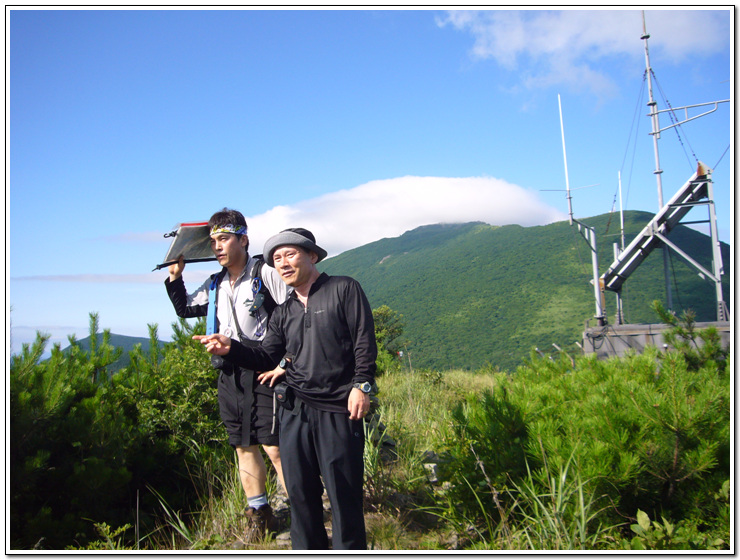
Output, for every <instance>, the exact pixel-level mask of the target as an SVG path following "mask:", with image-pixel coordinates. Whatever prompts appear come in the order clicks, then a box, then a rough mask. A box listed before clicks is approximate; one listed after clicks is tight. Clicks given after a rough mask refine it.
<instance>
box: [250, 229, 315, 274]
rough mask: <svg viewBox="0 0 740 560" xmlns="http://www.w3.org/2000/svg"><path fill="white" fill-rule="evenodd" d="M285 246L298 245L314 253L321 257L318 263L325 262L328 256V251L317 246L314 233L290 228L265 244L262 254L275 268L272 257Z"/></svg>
mask: <svg viewBox="0 0 740 560" xmlns="http://www.w3.org/2000/svg"><path fill="white" fill-rule="evenodd" d="M284 245H297V246H298V247H302V248H303V249H306V250H307V251H313V252H314V253H316V254H317V255H318V256H319V260H318V261H316V262H319V261H321V260H323V259H324V258H326V255H327V253H326V251H324V250H323V249H322V248H321V247H319V246H318V245H316V238H315V237H314V236H313V233H311V232H310V231H308V230H307V229H303V228H290V229H285V230H283V231H281V232H280V233H278V234H277V235H273V236H272V237H271V238H270V239H268V240H267V241H266V242H265V247H264V250H263V251H262V254H263V255H265V262H266V263H267V264H269V265H270V266H273V267H274V266H275V264H274V262H273V260H272V255H273V253H275V251H276V250H277V248H278V247H282V246H284Z"/></svg>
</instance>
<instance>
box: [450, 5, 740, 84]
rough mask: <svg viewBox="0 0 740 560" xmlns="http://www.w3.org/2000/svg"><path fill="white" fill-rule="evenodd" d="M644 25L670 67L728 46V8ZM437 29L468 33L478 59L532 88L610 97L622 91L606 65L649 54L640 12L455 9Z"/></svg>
mask: <svg viewBox="0 0 740 560" xmlns="http://www.w3.org/2000/svg"><path fill="white" fill-rule="evenodd" d="M645 19H646V24H647V30H648V33H649V34H650V43H649V44H650V50H651V52H653V51H655V52H659V53H660V54H661V55H662V56H664V57H665V58H666V59H668V60H670V61H672V62H677V61H680V60H681V59H683V58H685V57H686V56H688V55H700V56H703V55H707V54H713V53H717V52H722V51H726V50H727V49H728V48H729V47H730V43H729V39H730V33H729V32H730V19H731V13H730V12H729V11H727V10H726V11H708V10H655V11H647V12H646V14H645ZM437 23H438V25H439V26H440V27H445V26H447V25H451V26H452V27H454V28H455V29H457V30H459V31H464V32H467V33H470V34H471V35H472V36H473V37H474V44H473V46H472V48H471V55H472V56H473V57H474V58H479V59H493V60H495V61H496V62H497V63H498V64H499V65H500V66H502V67H503V68H505V69H507V70H509V71H512V72H521V73H522V75H521V79H522V84H523V85H524V86H526V87H528V88H537V87H548V86H553V85H564V86H578V87H579V88H580V89H583V88H589V89H590V90H591V91H592V92H594V93H596V94H598V95H600V96H608V95H610V94H611V93H612V92H613V91H614V90H615V89H616V85H615V83H614V81H613V78H612V77H610V76H609V75H608V74H607V70H606V68H609V67H611V66H612V65H611V64H606V65H605V64H604V63H605V62H608V61H607V60H606V59H607V58H610V57H622V58H624V57H625V56H626V57H629V58H630V59H633V58H639V57H642V56H644V44H643V42H642V41H641V40H640V37H641V36H642V32H643V27H642V12H641V11H639V10H598V9H594V10H564V11H549V10H519V11H511V10H488V11H476V12H469V11H452V12H449V13H448V14H447V16H446V17H445V18H440V19H438V22H437Z"/></svg>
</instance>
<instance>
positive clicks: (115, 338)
mask: <svg viewBox="0 0 740 560" xmlns="http://www.w3.org/2000/svg"><path fill="white" fill-rule="evenodd" d="M90 341H91V338H90V337H89V336H86V337H85V338H83V339H80V340H78V341H77V343H78V344H79V346H80V348H82V349H83V350H84V351H86V352H88V351H89V350H90ZM97 341H98V344H100V343H101V342H102V341H103V335H102V334H98V337H97ZM110 344H111V346H113V347H114V348H123V352H122V353H121V357H120V358H119V359H118V360H116V361H115V362H113V363H112V364H111V366H110V367H109V368H108V370H109V371H110V372H111V373H114V372H116V371H118V370H119V369H121V368H123V367H126V366H127V365H129V363H131V361H130V359H129V355H128V353H129V352H130V351H131V350H133V349H134V346H136V345H137V344H141V350H142V352H144V354H147V353H148V352H149V346H150V345H149V339H148V338H141V337H137V336H126V335H122V334H112V333H111V335H110ZM164 344H165V343H164V342H161V341H160V345H161V346H164ZM69 348H70V347H69V346H67V347H66V348H64V349H63V350H62V351H63V352H68V351H69Z"/></svg>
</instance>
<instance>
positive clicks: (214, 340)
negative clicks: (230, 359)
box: [193, 334, 231, 356]
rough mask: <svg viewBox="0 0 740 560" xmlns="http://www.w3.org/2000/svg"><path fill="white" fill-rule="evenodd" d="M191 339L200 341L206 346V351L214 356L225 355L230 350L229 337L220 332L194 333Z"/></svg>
mask: <svg viewBox="0 0 740 560" xmlns="http://www.w3.org/2000/svg"><path fill="white" fill-rule="evenodd" d="M193 340H198V341H200V343H201V344H203V345H204V346H205V347H206V351H207V352H208V353H210V354H213V355H214V356H225V355H226V354H228V353H229V350H231V339H230V338H229V337H228V336H224V335H222V334H209V335H202V334H196V335H195V336H193Z"/></svg>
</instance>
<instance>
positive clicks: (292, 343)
mask: <svg viewBox="0 0 740 560" xmlns="http://www.w3.org/2000/svg"><path fill="white" fill-rule="evenodd" d="M286 354H288V355H291V356H293V359H292V366H291V367H290V368H289V369H288V370H287V372H286V379H285V381H286V383H287V384H288V385H290V386H291V387H292V388H293V390H294V391H295V393H296V395H297V396H298V397H299V398H300V399H302V400H303V401H304V402H305V403H306V404H308V405H311V406H314V407H315V408H319V409H321V410H327V411H331V412H347V398H348V397H349V393H350V390H351V389H352V384H353V383H362V382H364V381H367V382H370V383H373V381H374V380H375V360H376V358H377V355H378V349H377V346H376V343H375V324H374V322H373V313H372V310H371V309H370V304H369V302H368V301H367V297H365V293H364V292H363V291H362V288H361V287H360V284H359V283H358V282H357V281H356V280H353V279H352V278H348V277H346V276H328V275H326V274H324V273H322V274H321V275H320V276H319V278H318V279H317V280H316V282H315V283H314V284H313V286H311V291H310V292H309V295H308V307H305V308H304V306H303V304H302V303H301V302H300V301H299V300H298V298H297V297H296V295H295V294H294V293H293V294H291V295H290V296H289V297H288V299H287V301H286V302H285V303H283V304H281V305H280V306H278V307H277V309H276V310H275V312H274V313H273V315H272V319H271V320H270V326H269V328H268V331H267V335H266V336H265V338H264V340H263V341H262V347H261V348H247V347H245V346H243V345H241V344H238V343H236V341H232V344H231V350H230V352H229V354H228V356H227V359H229V360H232V361H234V363H236V364H237V365H241V366H242V367H248V368H250V369H255V370H257V371H269V370H271V369H273V368H274V367H275V365H277V364H278V362H279V361H280V359H281V358H282V357H283V356H284V355H286Z"/></svg>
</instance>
